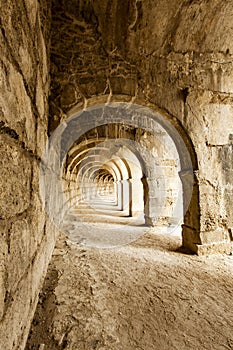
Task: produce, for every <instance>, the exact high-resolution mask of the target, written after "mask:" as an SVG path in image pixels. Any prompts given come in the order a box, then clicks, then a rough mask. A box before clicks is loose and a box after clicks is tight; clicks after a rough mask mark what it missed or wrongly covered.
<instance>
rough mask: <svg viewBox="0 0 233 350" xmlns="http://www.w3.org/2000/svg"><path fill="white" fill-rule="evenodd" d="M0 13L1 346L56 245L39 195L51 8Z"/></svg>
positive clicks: (18, 325)
mask: <svg viewBox="0 0 233 350" xmlns="http://www.w3.org/2000/svg"><path fill="white" fill-rule="evenodd" d="M0 16H1V31H0V52H1V57H0V154H1V156H0V169H1V177H0V233H1V235H0V348H1V349H2V350H3V349H7V350H11V349H12V350H13V349H15V350H19V349H24V344H25V341H26V338H27V333H28V330H29V327H30V323H31V320H32V318H33V313H34V310H35V307H36V304H37V297H38V293H39V290H40V288H41V284H42V282H43V277H44V275H45V272H46V270H47V265H48V261H49V260H50V256H51V252H52V250H53V245H54V229H53V227H52V225H51V224H50V223H49V221H48V220H47V219H46V215H45V213H44V211H43V209H42V205H41V200H40V196H39V164H40V158H41V156H42V152H43V149H44V147H45V143H46V134H47V113H48V107H47V99H48V89H49V79H48V70H49V67H48V52H47V48H48V25H47V22H46V21H47V19H49V9H48V8H47V5H46V2H45V1H44V2H40V3H39V2H38V1H37V0H26V1H17V0H13V1H0ZM46 18H47V19H46Z"/></svg>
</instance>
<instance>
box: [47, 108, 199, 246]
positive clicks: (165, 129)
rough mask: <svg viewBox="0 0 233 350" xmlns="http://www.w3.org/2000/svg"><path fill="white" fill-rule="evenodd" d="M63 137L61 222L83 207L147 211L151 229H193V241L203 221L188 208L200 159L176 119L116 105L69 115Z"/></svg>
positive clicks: (129, 213)
mask: <svg viewBox="0 0 233 350" xmlns="http://www.w3.org/2000/svg"><path fill="white" fill-rule="evenodd" d="M80 126H81V127H80ZM53 136H54V135H53ZM57 137H58V139H59V143H57V141H56V140H55V144H56V145H55V147H54V149H55V150H56V154H60V159H59V162H58V163H59V169H60V170H59V171H60V174H62V175H61V177H62V181H61V182H59V183H60V185H59V186H60V189H59V191H58V192H60V193H62V198H63V199H62V201H61V203H62V206H60V208H59V210H60V213H61V214H60V217H62V218H64V216H65V215H66V216H67V214H68V215H69V214H70V210H71V208H74V207H75V206H77V205H80V203H85V204H86V205H88V206H89V207H91V208H92V209H94V210H95V211H97V210H100V209H103V206H105V209H106V206H107V204H108V206H110V204H111V205H112V206H115V207H114V209H117V210H118V212H121V214H122V213H124V215H125V217H134V216H135V215H137V214H138V213H142V214H143V220H144V221H143V222H144V223H145V224H146V225H150V226H156V227H157V228H160V229H163V230H164V232H168V233H171V232H172V230H173V231H174V230H175V229H177V228H179V230H181V226H182V225H183V228H184V227H188V225H187V223H190V224H191V225H189V228H191V230H192V232H194V234H193V235H191V236H192V238H191V239H194V236H195V234H196V231H197V228H198V227H197V226H198V222H194V220H193V219H194V216H193V212H192V209H191V211H190V205H189V204H190V201H192V195H193V185H194V180H195V178H194V176H193V162H194V163H195V161H196V159H195V153H194V152H190V149H192V147H191V144H189V145H188V147H187V145H186V141H187V139H185V138H184V139H183V137H182V136H181V135H180V133H179V132H178V131H177V129H176V128H175V127H174V125H172V123H171V121H170V120H169V119H166V118H164V116H162V115H161V114H160V113H158V112H155V111H153V110H151V109H149V108H146V107H142V106H138V105H132V104H130V105H128V104H125V103H112V104H109V105H102V106H94V107H90V108H88V109H87V110H85V111H82V112H80V113H78V114H76V115H74V116H72V117H70V118H69V120H68V121H66V123H65V126H64V128H63V129H61V130H60V131H59V132H58V134H57V135H56V138H57ZM59 176H60V175H59ZM55 186H56V185H55ZM100 189H101V190H100ZM110 189H111V190H110ZM101 191H102V192H101ZM110 192H111V195H112V197H111V196H110ZM100 193H101V195H100ZM104 193H105V199H104V195H103V194H104ZM107 197H108V198H107ZM106 199H107V200H106ZM101 201H102V203H101ZM101 206H102V208H101ZM187 213H188V214H187ZM194 214H196V213H194ZM63 222H64V220H63ZM193 222H194V225H193V226H194V227H192V224H193ZM196 224H197V225H196ZM195 225H196V227H195ZM195 240H196V239H195ZM183 242H185V239H184V237H183ZM196 242H197V240H196ZM189 243H190V242H188V244H189Z"/></svg>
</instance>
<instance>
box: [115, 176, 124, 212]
mask: <svg viewBox="0 0 233 350" xmlns="http://www.w3.org/2000/svg"><path fill="white" fill-rule="evenodd" d="M116 186H117V209H119V210H123V184H122V181H121V180H120V181H117V183H116Z"/></svg>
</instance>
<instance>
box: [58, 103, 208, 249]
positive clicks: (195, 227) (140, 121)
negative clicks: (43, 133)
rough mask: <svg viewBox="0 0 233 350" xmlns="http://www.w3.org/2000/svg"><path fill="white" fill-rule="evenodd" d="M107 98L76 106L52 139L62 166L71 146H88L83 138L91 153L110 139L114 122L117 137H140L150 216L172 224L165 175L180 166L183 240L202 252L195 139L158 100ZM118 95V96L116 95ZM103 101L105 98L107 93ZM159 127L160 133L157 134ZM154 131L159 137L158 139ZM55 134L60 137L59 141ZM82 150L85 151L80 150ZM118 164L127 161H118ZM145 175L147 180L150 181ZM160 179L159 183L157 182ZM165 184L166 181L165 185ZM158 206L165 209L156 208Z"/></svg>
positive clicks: (152, 220) (155, 221)
mask: <svg viewBox="0 0 233 350" xmlns="http://www.w3.org/2000/svg"><path fill="white" fill-rule="evenodd" d="M106 98H107V97H106ZM106 98H105V103H102V104H98V105H95V103H94V102H97V101H96V100H92V101H89V104H88V105H87V108H86V109H85V110H82V111H80V112H77V110H72V111H70V113H69V118H68V119H67V120H66V121H65V122H64V125H63V128H60V130H59V131H58V132H57V131H56V132H55V133H54V134H53V137H52V141H51V143H52V144H53V143H54V142H55V149H56V152H57V153H60V154H62V156H61V159H60V160H59V162H58V163H59V164H60V165H59V166H62V163H63V162H64V159H65V158H64V157H65V156H66V154H68V155H69V150H70V149H71V148H72V147H73V149H74V154H75V152H76V148H75V147H77V143H78V144H79V143H80V145H81V146H80V147H82V142H84V143H85V142H87V143H86V146H85V147H86V150H85V147H84V148H83V150H82V151H81V152H83V154H85V153H86V152H87V151H88V150H90V149H91V147H92V146H93V142H94V144H95V142H96V143H100V142H103V141H106V135H107V134H109V128H110V127H112V128H113V132H114V133H115V136H114V138H115V139H119V138H120V139H122V138H125V137H126V138H127V137H128V139H129V140H130V141H132V142H136V143H137V146H136V147H134V152H135V154H137V156H138V159H139V160H140V158H141V159H143V161H144V165H143V166H142V168H143V167H145V169H143V174H142V179H143V180H142V183H143V186H144V198H146V201H147V202H146V203H145V217H146V222H147V223H148V224H150V225H153V226H154V225H158V224H159V225H170V224H171V222H172V221H173V212H174V208H175V205H173V204H172V197H170V198H169V196H168V194H167V190H165V187H166V182H167V181H168V179H169V176H164V173H165V171H167V170H169V167H170V168H172V166H174V167H175V169H176V179H177V178H178V177H179V178H180V179H181V182H182V190H180V192H182V202H183V213H182V215H183V214H185V215H184V219H183V226H182V237H183V245H184V246H185V247H186V248H188V249H191V250H193V251H195V252H197V251H198V246H199V245H201V243H202V242H201V239H200V223H199V217H200V214H199V202H198V198H199V197H198V184H197V181H196V172H197V160H196V156H195V151H194V148H193V146H192V143H191V140H190V139H189V137H188V135H187V134H186V133H185V131H184V130H183V128H182V127H181V125H180V124H179V123H178V122H177V120H176V119H174V118H172V117H171V116H170V115H168V114H167V113H164V112H162V111H161V110H159V109H157V108H155V107H154V106H151V105H150V106H143V105H142V104H141V105H138V104H132V103H131V104H127V103H121V102H112V103H106ZM112 100H113V101H114V98H112ZM117 100H119V97H117ZM98 102H101V99H98ZM102 102H104V98H103V99H102ZM151 107H153V108H151ZM115 118H116V119H115ZM117 120H118V124H119V125H120V124H121V123H119V121H121V122H122V125H123V127H122V128H121V129H120V128H119V127H118V128H117V125H118V124H117V123H116V121H117ZM80 123H81V124H80ZM104 125H105V126H104ZM80 126H81V128H80ZM114 128H115V129H114ZM89 131H90V133H91V135H92V136H91V138H90V139H89V140H87V139H88V138H87V139H86V136H84V135H86V134H87V133H88V132H89ZM153 133H154V134H156V137H155V135H153ZM93 135H94V136H93ZM151 135H152V136H151ZM153 137H154V141H152V139H153ZM55 138H58V139H59V143H57V140H56V139H55ZM108 138H109V135H108ZM77 140H78V141H77ZM93 140H94V141H93ZM91 144H92V145H91ZM156 145H157V151H158V150H159V152H157V151H156V152H157V154H156V157H155V158H154V160H153V161H152V160H151V159H152V158H150V157H151V154H152V153H153V152H155V149H156ZM158 145H160V146H158ZM161 145H162V146H161ZM145 146H146V147H147V148H148V149H149V153H150V155H149V156H146V152H145V149H144V148H145ZM153 147H154V148H155V149H154V148H153ZM172 152H173V154H172ZM78 153H80V150H79V151H78ZM159 153H160V154H159ZM166 153H167V154H168V155H169V153H171V154H172V156H170V158H169V157H167V154H166ZM164 154H166V157H167V158H166V157H165V156H164ZM92 157H93V159H94V158H95V157H97V153H96V154H95V152H94V155H92ZM68 158H69V156H68ZM74 158H75V157H74ZM72 162H73V160H72V159H71V158H69V161H68V163H66V166H65V168H67V167H69V166H70V164H72ZM172 164H173V165H172ZM57 165H58V164H57ZM118 168H121V167H119V166H118ZM178 175H179V176H178ZM128 178H129V176H128ZM174 179H175V177H174ZM174 179H172V180H174ZM145 180H146V182H147V184H145ZM177 181H178V180H177ZM171 182H172V181H171ZM156 183H157V185H155V184H156ZM156 186H157V187H156ZM162 186H165V187H164V188H162ZM55 187H56V184H55ZM172 190H173V188H171V189H170V192H171V196H174V193H172ZM174 190H175V189H174ZM58 193H59V191H58ZM173 198H174V197H173ZM169 200H170V204H169V205H168V204H166V205H165V204H164V202H166V203H167V202H169ZM158 208H159V211H160V212H159V215H158V213H157V212H156V210H158ZM59 210H60V211H62V208H59Z"/></svg>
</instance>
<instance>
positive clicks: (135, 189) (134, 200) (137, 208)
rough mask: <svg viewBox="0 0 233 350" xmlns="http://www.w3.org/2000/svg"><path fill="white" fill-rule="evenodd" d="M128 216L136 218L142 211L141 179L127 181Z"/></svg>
mask: <svg viewBox="0 0 233 350" xmlns="http://www.w3.org/2000/svg"><path fill="white" fill-rule="evenodd" d="M128 181H129V186H130V187H129V197H130V198H129V215H130V216H137V215H138V214H139V213H142V212H143V211H144V198H143V183H142V180H141V179H129V180H128Z"/></svg>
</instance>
